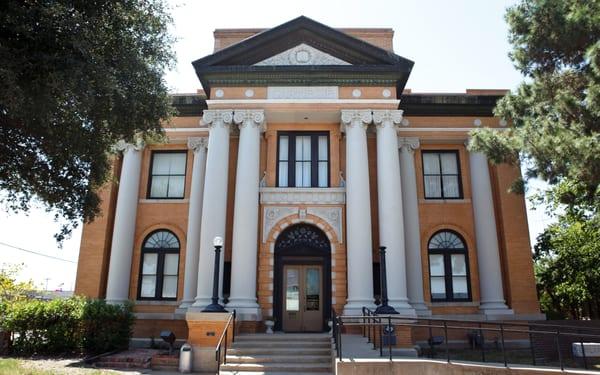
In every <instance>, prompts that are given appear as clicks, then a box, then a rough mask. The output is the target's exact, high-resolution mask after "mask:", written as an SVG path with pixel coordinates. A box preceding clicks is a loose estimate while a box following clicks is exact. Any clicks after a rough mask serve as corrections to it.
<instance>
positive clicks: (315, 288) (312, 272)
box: [305, 268, 321, 311]
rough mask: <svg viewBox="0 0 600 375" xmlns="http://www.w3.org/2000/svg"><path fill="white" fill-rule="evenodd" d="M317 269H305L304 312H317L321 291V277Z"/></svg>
mask: <svg viewBox="0 0 600 375" xmlns="http://www.w3.org/2000/svg"><path fill="white" fill-rule="evenodd" d="M320 276H321V275H320V272H319V269H318V268H307V269H306V280H305V281H306V282H305V285H306V305H305V310H306V311H318V310H319V302H320V291H321V287H320V285H321V280H320V279H321V277H320Z"/></svg>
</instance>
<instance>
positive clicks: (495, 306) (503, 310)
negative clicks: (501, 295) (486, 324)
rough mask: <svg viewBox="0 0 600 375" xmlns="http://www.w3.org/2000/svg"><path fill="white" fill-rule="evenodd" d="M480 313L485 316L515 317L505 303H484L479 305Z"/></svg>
mask: <svg viewBox="0 0 600 375" xmlns="http://www.w3.org/2000/svg"><path fill="white" fill-rule="evenodd" d="M479 312H480V313H481V314H483V315H486V316H490V315H492V316H493V315H514V314H515V312H514V311H513V310H512V309H509V308H508V306H506V303H505V302H504V301H490V302H482V303H481V304H480V305H479Z"/></svg>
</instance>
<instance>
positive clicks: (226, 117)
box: [202, 109, 233, 129]
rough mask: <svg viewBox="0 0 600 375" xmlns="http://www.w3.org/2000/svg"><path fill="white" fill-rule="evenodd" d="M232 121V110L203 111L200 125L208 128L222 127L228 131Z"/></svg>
mask: <svg viewBox="0 0 600 375" xmlns="http://www.w3.org/2000/svg"><path fill="white" fill-rule="evenodd" d="M232 121H233V109H205V110H204V115H203V116H202V123H203V124H205V125H207V126H208V127H209V128H214V127H222V128H227V129H229V125H231V122H232Z"/></svg>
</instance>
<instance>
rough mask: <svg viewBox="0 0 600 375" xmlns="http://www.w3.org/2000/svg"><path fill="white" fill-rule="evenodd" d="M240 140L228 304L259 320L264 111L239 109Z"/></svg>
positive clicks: (235, 119) (243, 314)
mask: <svg viewBox="0 0 600 375" xmlns="http://www.w3.org/2000/svg"><path fill="white" fill-rule="evenodd" d="M233 119H234V121H235V123H236V124H239V127H240V143H239V149H238V163H237V172H236V183H235V205H234V213H233V243H232V245H233V251H232V258H231V295H230V297H229V303H228V305H227V307H228V308H230V309H231V310H233V309H235V310H236V311H237V313H238V314H240V318H241V319H242V320H260V319H261V314H260V308H259V306H258V303H257V302H256V262H257V254H258V196H259V183H260V173H259V172H260V171H259V168H260V134H261V132H263V131H265V123H264V121H265V115H264V111H263V110H236V111H235V114H234V116H233Z"/></svg>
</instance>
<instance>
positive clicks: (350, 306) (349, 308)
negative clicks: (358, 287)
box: [343, 299, 377, 316]
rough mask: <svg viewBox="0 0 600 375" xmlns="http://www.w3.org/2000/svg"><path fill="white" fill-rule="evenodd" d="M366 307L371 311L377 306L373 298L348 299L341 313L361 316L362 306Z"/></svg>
mask: <svg viewBox="0 0 600 375" xmlns="http://www.w3.org/2000/svg"><path fill="white" fill-rule="evenodd" d="M363 307H367V308H369V309H371V310H373V311H375V309H376V308H377V306H376V305H375V303H373V299H359V300H353V301H351V300H348V303H346V306H344V312H343V315H353V316H362V314H363V312H362V308H363Z"/></svg>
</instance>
